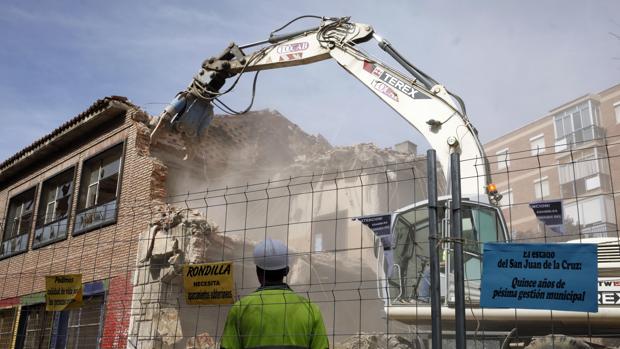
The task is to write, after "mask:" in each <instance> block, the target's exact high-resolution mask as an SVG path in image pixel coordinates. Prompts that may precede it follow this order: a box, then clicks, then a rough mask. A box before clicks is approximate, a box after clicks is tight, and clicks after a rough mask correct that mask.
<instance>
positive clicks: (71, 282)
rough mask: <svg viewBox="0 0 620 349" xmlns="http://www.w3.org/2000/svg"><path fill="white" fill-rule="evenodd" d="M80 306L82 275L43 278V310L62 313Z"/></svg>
mask: <svg viewBox="0 0 620 349" xmlns="http://www.w3.org/2000/svg"><path fill="white" fill-rule="evenodd" d="M81 306H82V274H67V275H51V276H46V277H45V310H47V311H62V310H65V309H72V308H78V307H81Z"/></svg>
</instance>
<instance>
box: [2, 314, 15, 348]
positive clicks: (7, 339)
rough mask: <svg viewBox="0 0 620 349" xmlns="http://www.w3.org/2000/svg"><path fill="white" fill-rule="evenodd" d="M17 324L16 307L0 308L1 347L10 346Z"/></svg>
mask: <svg viewBox="0 0 620 349" xmlns="http://www.w3.org/2000/svg"><path fill="white" fill-rule="evenodd" d="M14 326H15V308H10V309H4V310H0V348H10V347H11V344H12V339H13V328H14Z"/></svg>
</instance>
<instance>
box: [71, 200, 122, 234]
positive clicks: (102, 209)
mask: <svg viewBox="0 0 620 349" xmlns="http://www.w3.org/2000/svg"><path fill="white" fill-rule="evenodd" d="M116 208H117V207H116V200H113V201H110V202H108V203H105V204H101V205H99V206H94V207H90V208H88V209H86V210H83V211H81V212H79V213H78V214H77V215H76V217H75V227H74V228H73V234H74V235H77V234H80V233H85V232H87V231H89V230H93V229H96V228H101V227H103V226H105V225H108V224H112V223H114V222H116Z"/></svg>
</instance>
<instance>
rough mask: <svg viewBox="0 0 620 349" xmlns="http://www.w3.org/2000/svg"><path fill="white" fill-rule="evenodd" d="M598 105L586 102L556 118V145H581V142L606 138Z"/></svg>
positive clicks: (594, 102) (590, 101) (561, 113)
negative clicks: (601, 126)
mask: <svg viewBox="0 0 620 349" xmlns="http://www.w3.org/2000/svg"><path fill="white" fill-rule="evenodd" d="M598 108H599V107H598V103H597V102H596V101H593V100H588V101H585V102H583V103H581V104H579V105H577V106H575V107H572V108H569V109H566V110H564V111H562V112H560V113H558V114H556V115H555V117H554V119H553V120H554V127H555V139H556V145H557V146H561V145H562V144H564V143H565V144H567V145H579V144H580V143H581V142H586V141H591V140H593V139H597V138H602V137H604V130H603V129H601V128H600V127H598V125H600V120H599V110H598Z"/></svg>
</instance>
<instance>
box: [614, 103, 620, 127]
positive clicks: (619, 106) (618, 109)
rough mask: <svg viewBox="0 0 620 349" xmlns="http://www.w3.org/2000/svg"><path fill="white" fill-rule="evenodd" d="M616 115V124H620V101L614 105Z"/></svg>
mask: <svg viewBox="0 0 620 349" xmlns="http://www.w3.org/2000/svg"><path fill="white" fill-rule="evenodd" d="M614 113H615V114H616V123H620V101H618V102H616V103H614Z"/></svg>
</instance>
